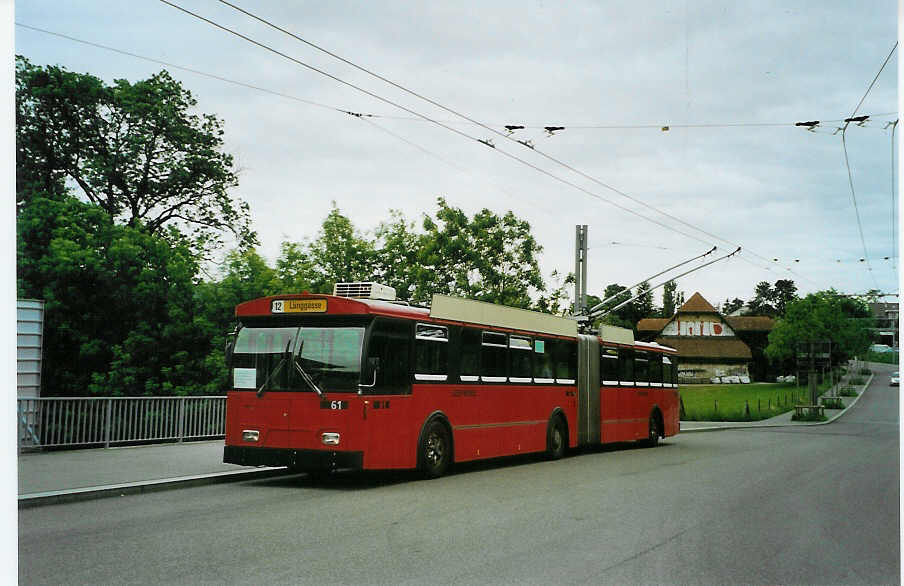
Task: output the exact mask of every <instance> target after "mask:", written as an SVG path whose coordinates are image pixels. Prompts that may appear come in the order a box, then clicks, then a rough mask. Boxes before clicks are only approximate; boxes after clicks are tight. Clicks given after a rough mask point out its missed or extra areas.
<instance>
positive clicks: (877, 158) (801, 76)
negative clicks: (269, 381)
mask: <svg viewBox="0 0 904 586" xmlns="http://www.w3.org/2000/svg"><path fill="white" fill-rule="evenodd" d="M236 2H237V3H239V2H240V3H241V4H240V5H241V6H242V7H243V8H246V9H248V10H251V11H254V12H255V13H256V14H257V15H258V16H260V17H262V18H265V19H267V20H270V21H271V22H273V23H275V24H278V25H279V26H281V27H283V28H285V29H287V30H289V31H291V32H293V33H295V34H296V35H298V36H300V37H303V38H305V39H306V40H309V41H311V42H313V43H316V44H318V45H320V46H322V47H324V48H326V49H328V50H330V51H332V52H334V53H336V54H338V55H340V56H342V57H344V58H346V59H348V60H349V61H352V62H354V63H356V64H358V65H360V66H362V67H365V68H368V69H370V70H371V71H374V72H376V73H379V74H381V75H383V76H384V77H387V78H389V79H391V80H392V81H394V82H396V83H398V84H399V85H402V86H405V87H406V88H408V89H411V90H414V91H416V92H418V93H420V94H421V95H424V96H427V97H429V98H431V99H432V100H434V101H435V102H438V103H440V104H442V105H444V106H446V107H448V108H450V109H453V110H455V111H457V112H459V113H462V114H466V115H467V116H469V117H470V118H472V119H474V120H478V121H480V122H483V123H486V124H487V125H489V126H492V127H493V128H494V129H497V130H499V131H503V126H504V125H506V124H517V125H524V126H527V127H528V128H526V129H525V130H519V131H517V132H516V133H515V134H514V135H513V138H515V139H518V140H531V141H532V142H533V144H534V145H535V147H536V149H537V151H542V152H543V153H545V154H547V155H549V156H550V157H552V158H555V159H557V160H559V161H561V162H563V163H566V164H567V165H569V166H571V167H573V168H575V169H577V170H579V171H581V172H582V173H584V174H585V175H587V176H590V177H592V178H593V179H595V180H597V181H598V182H595V181H593V180H591V179H588V178H587V177H584V176H581V175H578V174H575V173H574V172H573V171H570V170H569V169H567V168H565V167H564V166H561V165H559V164H557V163H555V162H553V161H551V160H549V159H546V158H543V157H542V156H540V155H539V154H538V153H537V152H532V151H530V150H529V149H527V148H525V147H523V146H521V145H519V144H517V143H516V142H512V141H509V140H506V139H505V138H502V137H499V136H495V135H492V134H491V132H490V131H489V130H486V129H484V128H481V127H479V126H475V125H473V124H470V123H468V122H466V121H462V119H460V118H456V116H455V115H453V114H451V113H449V112H445V111H442V110H439V109H438V108H436V107H435V106H432V105H430V104H428V103H426V102H424V101H421V100H419V99H417V98H415V97H413V96H411V95H408V94H405V93H404V92H402V91H400V90H399V89H397V88H394V87H392V86H389V85H387V84H385V83H383V82H381V81H379V80H377V79H374V78H372V77H370V76H368V75H366V74H365V73H362V72H361V71H359V70H356V69H354V68H352V67H350V66H348V65H346V64H343V63H341V62H339V61H337V60H335V59H332V58H330V57H328V56H326V55H324V54H322V53H320V52H318V51H316V50H315V49H312V48H311V47H309V46H307V45H304V44H302V43H301V42H299V41H297V40H295V39H292V38H291V37H288V36H286V35H284V34H282V33H280V32H278V31H275V30H273V29H271V28H268V27H266V26H265V25H263V24H261V23H260V22H256V21H254V20H252V19H251V18H249V17H248V16H245V15H243V14H241V13H239V12H237V11H236V10H234V9H232V8H230V7H228V6H226V5H223V4H220V3H218V2H215V1H212V0H207V1H199V0H177V1H176V3H177V4H180V5H182V6H184V7H185V8H187V9H189V10H192V11H194V12H197V13H199V14H201V15H203V16H205V17H207V18H209V19H211V20H214V21H216V22H217V23H220V24H222V25H224V26H226V27H229V28H233V29H234V30H236V31H239V32H241V33H242V34H244V35H247V36H249V37H251V38H253V39H255V40H257V41H259V42H261V43H263V44H266V45H269V46H271V47H273V48H274V49H276V50H278V51H281V52H283V53H285V54H287V55H289V56H291V57H293V58H295V59H298V60H299V61H303V62H305V63H308V64H310V65H312V66H314V67H317V68H320V69H322V70H324V71H327V72H329V73H330V74H332V75H334V76H336V77H339V78H341V79H343V80H346V81H348V82H351V83H354V84H357V85H360V86H362V87H364V88H366V89H367V90H369V91H371V92H373V93H375V94H378V95H379V96H381V97H384V98H385V99H387V100H391V101H394V102H397V103H399V104H402V105H404V106H406V107H407V108H410V109H411V110H414V111H416V112H418V113H420V114H422V115H424V116H427V117H430V118H433V119H435V120H439V121H443V123H444V124H447V125H449V126H452V127H454V128H455V129H456V130H458V131H460V132H462V133H464V134H466V135H467V137H463V136H460V135H458V134H455V133H453V132H451V131H449V130H447V129H444V128H442V127H440V126H438V125H435V124H432V123H429V122H425V121H423V120H418V119H415V116H413V115H412V114H410V113H407V112H404V111H402V110H399V109H397V108H395V107H393V106H391V105H389V104H386V103H383V102H380V101H379V100H377V99H375V98H373V97H370V96H367V95H365V94H363V93H360V92H358V91H356V90H353V89H351V88H349V87H347V86H343V85H341V84H340V83H338V82H336V81H334V80H332V79H329V78H327V77H325V76H322V75H320V74H318V73H315V72H313V71H311V70H309V69H306V68H304V67H302V66H300V65H298V64H297V63H293V62H291V61H289V60H287V59H285V58H283V57H280V56H278V55H275V54H273V53H271V52H268V51H266V50H264V49H262V48H260V47H257V46H254V45H252V44H250V43H248V42H247V41H244V40H241V39H239V38H237V37H235V36H232V35H230V34H229V33H226V32H224V31H222V30H218V29H216V28H214V27H213V26H211V25H210V24H207V23H205V22H202V21H200V20H197V19H196V18H193V17H191V16H189V15H187V14H185V13H182V12H179V11H178V10H176V9H174V8H172V7H170V6H167V5H165V4H163V3H161V2H158V1H151V0H143V1H137V0H136V1H131V2H121V1H110V2H101V1H69V2H59V1H58V0H51V1H43V0H41V1H39V0H23V1H19V2H16V16H15V18H16V22H17V23H19V24H21V25H28V26H31V27H38V28H41V29H46V30H48V31H52V32H55V33H59V34H63V35H68V36H71V37H75V38H78V39H81V40H84V41H88V42H91V43H96V44H101V45H107V46H110V47H113V48H116V49H119V50H122V51H127V52H131V53H135V54H139V55H143V56H146V57H149V58H152V59H157V60H162V61H167V62H170V63H173V64H176V65H181V66H184V67H189V68H192V69H196V70H199V71H203V72H206V73H209V74H213V75H217V76H221V77H225V78H229V79H232V80H235V81H239V82H242V83H246V84H251V85H255V86H258V87H260V88H264V89H266V90H269V91H271V92H278V93H281V94H286V95H287V96H291V97H293V98H297V99H290V98H285V97H279V96H275V95H273V94H270V93H266V92H263V91H258V90H254V89H249V88H246V87H241V86H238V85H234V84H229V83H224V82H222V81H217V80H214V79H210V78H208V77H204V76H201V75H197V74H194V73H189V72H186V71H184V70H179V69H174V68H168V69H169V71H170V73H172V74H173V75H174V76H175V77H176V78H177V79H179V80H181V81H182V83H183V84H184V85H185V87H187V88H188V89H189V90H191V92H192V93H193V94H194V95H195V97H196V98H197V100H198V104H199V109H200V110H201V111H204V112H209V113H214V114H216V115H217V116H219V117H220V118H221V119H223V120H224V121H225V126H226V137H227V138H226V148H227V150H228V151H229V152H231V153H233V154H234V155H235V158H236V161H237V163H238V166H239V167H240V179H239V181H240V185H239V187H238V188H237V189H236V190H235V194H236V195H237V196H239V197H241V198H242V199H244V200H245V201H247V202H248V203H249V204H250V205H251V209H252V214H253V218H254V227H255V228H256V230H257V231H258V233H259V235H260V239H261V243H262V245H261V247H260V251H261V252H262V253H263V254H264V255H265V256H266V257H267V258H268V259H269V260H271V261H273V260H275V258H276V256H277V254H278V249H279V245H280V243H281V242H282V241H284V240H292V241H301V240H303V239H304V238H306V237H314V236H315V235H316V233H317V230H318V228H319V226H320V224H321V222H322V221H323V219H324V217H325V216H326V214H327V213H328V211H329V209H330V205H331V201H335V202H336V204H337V205H338V207H339V209H340V210H341V211H342V212H343V213H344V214H346V215H348V216H349V217H350V218H351V219H352V221H353V222H354V223H355V225H356V226H357V227H358V228H360V229H361V230H363V231H368V230H373V229H374V228H375V227H376V226H377V224H378V223H379V222H380V221H381V220H386V219H388V217H389V210H390V209H391V208H395V209H400V210H402V211H403V212H404V213H405V214H406V215H407V216H408V217H409V218H411V219H419V217H420V216H421V214H423V213H424V212H428V213H429V212H433V211H435V209H436V205H435V202H436V198H437V197H438V196H443V197H445V198H446V199H447V200H448V201H449V203H451V204H452V205H454V206H458V207H461V208H463V209H465V210H466V211H468V212H469V213H473V212H474V211H477V210H479V209H481V208H483V207H487V208H490V209H491V210H493V211H495V212H497V213H500V214H501V213H504V212H505V211H506V210H509V209H510V210H512V211H513V212H514V213H515V214H516V215H517V216H519V217H521V218H524V219H527V220H528V221H529V222H530V223H531V226H532V227H533V233H534V235H535V236H536V238H537V239H538V240H539V242H540V243H541V244H542V246H543V247H544V249H545V250H544V253H543V255H542V257H541V266H542V269H543V272H544V276H546V277H547V278H548V275H549V273H550V272H552V271H553V270H558V271H559V272H560V273H567V272H570V271H572V270H573V269H574V227H575V225H576V224H587V225H588V226H589V240H590V254H589V275H590V284H589V286H588V291H589V292H590V293H592V294H597V295H599V294H601V293H602V290H603V288H604V287H605V286H606V285H607V284H609V283H613V282H617V283H620V284H623V285H631V284H633V283H635V282H637V281H640V280H641V279H643V278H645V277H648V276H650V275H653V274H655V273H657V272H659V271H660V270H662V269H664V268H666V267H668V266H670V265H673V264H675V263H677V262H679V261H680V260H684V259H686V258H689V257H692V256H695V255H696V254H701V253H702V252H704V251H706V250H707V249H709V248H710V247H711V246H713V245H717V246H718V247H719V250H718V253H717V254H727V253H728V252H730V251H731V250H733V249H734V248H735V247H736V246H737V245H740V246H742V247H743V249H744V252H743V253H742V254H741V255H740V256H739V257H735V258H733V259H731V260H729V261H725V262H721V263H718V264H715V265H713V266H711V267H708V268H706V269H703V270H701V271H699V272H697V273H694V274H693V275H689V276H688V277H685V278H684V279H681V280H679V289H681V290H683V291H685V293H686V295H687V297H690V295H691V294H693V293H694V292H695V291H699V292H700V293H702V294H703V296H704V297H706V298H707V299H708V300H709V301H710V302H712V303H714V304H716V303H719V302H721V301H723V300H724V299H726V298H727V297H741V298H743V299H750V298H751V297H752V294H753V289H754V286H755V284H756V283H757V282H758V281H763V280H766V281H769V282H774V281H775V280H777V279H782V278H790V279H793V280H794V281H795V282H796V283H797V285H798V287H799V289H800V290H801V292H804V293H805V292H809V291H815V290H820V289H826V288H829V287H835V288H836V289H838V290H840V291H843V292H847V293H858V292H864V291H866V290H868V289H872V288H879V289H881V290H883V291H888V292H897V291H898V272H897V262H896V260H895V258H894V257H895V250H894V248H895V247H894V245H893V243H894V242H895V239H896V236H895V234H894V232H893V225H895V224H896V223H897V215H896V213H895V212H894V211H893V209H894V208H893V206H894V198H893V189H892V150H891V148H892V132H891V128H886V124H887V123H889V122H891V121H894V120H895V119H896V118H897V110H898V106H897V104H898V98H897V76H898V71H897V69H898V52H897V51H896V52H895V54H894V55H893V56H892V58H891V60H890V61H889V62H888V65H887V66H886V67H885V69H884V71H883V72H882V74H881V75H880V76H879V78H878V80H877V82H876V84H875V86H874V87H873V88H872V90H871V91H870V92H869V94H868V96H867V97H866V99H865V101H864V102H863V104H862V106H861V107H860V109H859V110H858V114H869V115H871V118H870V120H869V121H868V122H867V123H866V124H865V125H864V126H863V127H860V126H855V125H851V126H849V127H848V129H847V132H846V141H847V147H848V157H849V161H850V167H851V171H852V176H853V185H854V192H855V197H856V210H855V205H854V201H853V200H852V194H851V188H850V185H849V182H848V173H847V170H846V167H845V157H844V151H843V150H842V138H841V133H837V134H834V135H833V132H834V131H835V129H836V128H837V127H838V126H840V125H841V124H842V123H841V122H840V121H841V120H842V119H844V118H845V117H847V116H849V115H850V114H851V113H852V111H853V110H854V108H855V107H856V106H857V104H858V102H859V101H860V99H861V98H862V97H863V96H864V93H865V92H866V90H867V87H868V86H869V84H870V82H871V81H872V80H873V78H874V77H875V76H876V74H877V72H878V71H879V68H880V67H881V66H882V63H883V61H884V60H885V59H886V57H887V56H888V54H889V52H890V51H891V49H892V47H893V45H894V43H895V42H896V40H897V18H898V15H897V6H896V3H895V2H894V1H892V0H882V1H878V0H877V1H872V2H867V3H860V2H849V1H840V2H829V1H818V2H817V1H815V0H808V1H798V2H794V1H788V0H782V1H774V2H773V1H756V2H753V1H750V2H701V1H698V0H685V1H680V0H679V1H648V2H644V1H637V0H630V1H619V2H614V1H606V2H602V1H600V2H576V1H572V2H549V1H534V2H523V1H518V2H454V3H452V2H423V1H419V2H388V1H380V2H338V1H333V2H282V1H280V2H254V3H251V2H247V1H246V0H236ZM15 32H16V39H15V47H16V52H17V53H18V54H22V55H24V56H26V57H27V58H28V59H29V60H31V61H32V62H33V63H35V64H38V65H46V64H58V65H62V66H64V67H66V68H67V69H69V70H72V71H77V72H88V73H91V74H94V75H97V76H99V77H101V78H103V79H105V80H106V81H108V82H111V81H112V80H113V79H115V78H126V79H129V80H131V81H136V80H139V79H145V78H147V77H149V76H150V75H152V74H153V73H154V72H156V71H159V70H160V69H161V68H163V66H161V65H159V64H155V63H150V62H147V61H143V60H140V59H136V58H134V57H129V56H124V55H121V54H117V53H114V52H111V51H108V50H104V49H101V48H96V47H92V46H87V45H84V44H79V43H77V42H73V41H72V40H67V39H63V38H59V37H55V36H51V35H49V34H46V33H43V32H36V31H34V30H30V29H28V28H24V27H23V26H17V27H16V29H15ZM299 99H301V100H308V101H312V102H316V103H318V104H322V105H324V106H329V108H327V107H322V106H317V105H311V104H308V103H305V102H303V101H299ZM336 109H339V110H349V111H354V112H360V113H369V114H376V115H379V116H377V117H373V118H368V119H367V120H362V119H358V118H354V117H352V116H349V115H347V114H343V113H340V112H338V111H336ZM810 120H820V121H823V122H822V123H821V124H820V125H819V126H818V127H817V128H816V132H808V131H807V130H805V129H803V128H799V127H795V126H794V123H795V122H799V121H810ZM827 121H831V122H827ZM686 125H691V127H687V126H686ZM694 125H700V126H694ZM544 126H564V127H565V129H564V130H562V131H559V132H557V133H556V134H555V135H554V136H551V137H549V136H546V133H545V132H544V131H543V130H542V127H544ZM663 126H668V127H669V130H667V131H663V130H662V127H663ZM592 127H596V128H592ZM600 127H607V128H600ZM613 127H617V128H613ZM626 127H628V128H626ZM632 127H633V128H632ZM899 135H900V132H896V136H895V138H896V139H897V138H898V136H899ZM468 137H470V138H468ZM486 138H492V140H493V142H494V143H495V144H496V146H497V149H496V150H494V149H491V148H488V147H487V146H484V145H482V144H480V143H478V142H477V140H475V139H486ZM502 150H504V151H505V152H508V153H511V154H513V155H516V156H518V157H521V158H523V159H524V160H525V161H527V162H529V163H530V164H532V165H535V166H537V167H540V168H542V169H543V170H545V171H546V172H548V173H549V174H552V175H554V176H556V177H558V178H560V179H562V180H564V181H567V182H569V183H573V184H574V185H577V186H579V187H580V188H582V189H584V190H586V191H589V192H591V194H588V193H586V192H583V191H581V190H579V189H577V188H575V187H572V186H569V185H567V184H565V183H563V182H560V181H558V180H556V179H554V178H552V177H550V176H548V175H544V174H542V173H540V172H538V171H536V170H534V169H532V168H530V167H528V166H526V165H524V164H521V163H519V162H517V161H514V160H512V159H509V158H507V157H505V156H503V155H502V154H501V153H500V152H498V151H502ZM606 186H609V187H611V188H614V189H615V190H618V191H619V192H621V193H623V194H627V195H628V196H630V197H631V198H634V200H635V201H632V200H629V199H626V198H625V197H623V196H622V195H620V194H619V193H617V192H616V191H613V190H612V189H609V188H607V187H606ZM601 200H608V201H611V202H614V203H617V204H618V205H620V206H623V207H627V208H629V209H632V210H634V211H636V212H637V213H638V214H641V215H643V216H646V217H647V218H649V219H643V218H640V217H638V216H636V215H632V214H631V213H628V212H626V211H623V210H622V209H619V208H616V207H614V206H612V205H610V204H609V203H606V202H605V201H601ZM637 202H642V204H645V205H647V206H651V207H652V208H655V210H661V211H662V212H665V213H666V214H669V216H671V217H669V216H665V215H662V214H660V213H658V212H657V211H655V210H654V209H651V207H644V205H642V204H641V203H637ZM857 211H859V216H860V222H861V225H862V230H863V242H861V237H860V232H859V230H858V224H857ZM650 220H655V222H654V221H650ZM682 222H684V223H682ZM695 228H697V229H699V231H698V230H695ZM864 243H865V249H866V251H865V252H864ZM885 257H892V258H890V259H889V260H885ZM861 258H867V259H868V261H869V263H867V262H860V259H861ZM773 259H778V260H777V261H775V260H773ZM868 265H869V266H871V267H872V271H870V270H868V268H869V267H868ZM789 269H790V272H789ZM657 282H658V279H657V280H654V284H655V283H657ZM895 299H896V298H889V299H888V300H895Z"/></svg>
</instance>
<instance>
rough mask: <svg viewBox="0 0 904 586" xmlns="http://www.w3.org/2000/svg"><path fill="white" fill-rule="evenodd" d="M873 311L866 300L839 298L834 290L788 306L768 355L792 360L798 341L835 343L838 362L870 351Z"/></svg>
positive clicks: (809, 296) (834, 356)
mask: <svg viewBox="0 0 904 586" xmlns="http://www.w3.org/2000/svg"><path fill="white" fill-rule="evenodd" d="M868 317H869V308H868V307H867V306H866V304H864V303H863V302H862V301H860V300H857V299H853V298H849V297H845V296H842V295H839V294H838V292H837V291H835V290H834V289H830V290H828V291H819V292H817V293H811V294H809V295H807V296H806V297H804V298H802V299H796V300H794V301H792V302H791V303H789V304H788V307H787V308H786V312H785V315H784V317H781V318H779V320H778V321H777V322H776V324H775V327H774V328H773V329H772V331H771V332H770V333H769V345H768V346H767V347H766V355H767V356H768V357H769V358H770V359H771V360H790V359H793V357H794V354H795V349H796V347H797V346H796V345H797V343H798V342H819V341H824V340H827V341H831V342H832V355H833V360H834V361H835V363H838V362H840V361H843V360H846V359H848V358H850V357H853V356H855V355H858V354H861V353H863V352H865V351H866V350H867V348H869V345H870V339H871V337H870V330H869V326H870V323H869V320H868V319H865V318H868Z"/></svg>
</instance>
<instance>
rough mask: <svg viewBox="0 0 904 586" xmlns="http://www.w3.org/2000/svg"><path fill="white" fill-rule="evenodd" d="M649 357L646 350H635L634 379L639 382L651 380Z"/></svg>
mask: <svg viewBox="0 0 904 586" xmlns="http://www.w3.org/2000/svg"><path fill="white" fill-rule="evenodd" d="M648 366H649V359H648V358H647V353H646V352H636V351H635V352H634V380H635V381H637V382H638V383H647V382H650V378H649V376H650V375H649V372H648V371H649V367H648Z"/></svg>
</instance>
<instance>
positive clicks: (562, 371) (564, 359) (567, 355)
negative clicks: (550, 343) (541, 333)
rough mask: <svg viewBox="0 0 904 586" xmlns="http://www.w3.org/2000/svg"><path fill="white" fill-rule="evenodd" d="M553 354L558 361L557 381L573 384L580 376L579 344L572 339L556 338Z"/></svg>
mask: <svg viewBox="0 0 904 586" xmlns="http://www.w3.org/2000/svg"><path fill="white" fill-rule="evenodd" d="M553 356H554V357H555V363H556V382H557V383H559V384H560V385H573V384H574V382H575V380H576V379H577V376H578V344H577V342H572V341H570V340H556V344H555V349H554V353H553Z"/></svg>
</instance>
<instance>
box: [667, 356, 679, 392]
mask: <svg viewBox="0 0 904 586" xmlns="http://www.w3.org/2000/svg"><path fill="white" fill-rule="evenodd" d="M669 361H670V362H671V363H672V367H671V369H670V370H671V373H670V374H669V380H670V381H671V382H672V385H674V386H676V387H677V386H678V357H677V356H672V357H670V358H669Z"/></svg>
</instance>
